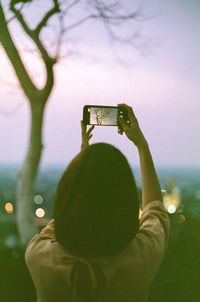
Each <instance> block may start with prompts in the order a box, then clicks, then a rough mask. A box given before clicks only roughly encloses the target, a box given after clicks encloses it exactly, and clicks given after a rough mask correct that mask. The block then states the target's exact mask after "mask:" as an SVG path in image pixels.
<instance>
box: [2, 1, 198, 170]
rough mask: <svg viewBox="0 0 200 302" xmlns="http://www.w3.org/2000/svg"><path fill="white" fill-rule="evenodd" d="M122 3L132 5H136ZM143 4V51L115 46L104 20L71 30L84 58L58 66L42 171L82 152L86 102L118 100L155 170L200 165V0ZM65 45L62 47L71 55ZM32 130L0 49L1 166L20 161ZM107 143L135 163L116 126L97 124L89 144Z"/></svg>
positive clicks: (20, 39)
mask: <svg viewBox="0 0 200 302" xmlns="http://www.w3.org/2000/svg"><path fill="white" fill-rule="evenodd" d="M2 2H3V3H6V1H2ZM36 2H37V0H36ZM122 2H123V4H124V5H125V6H126V5H127V7H129V9H130V8H133V9H134V8H135V5H136V4H135V3H136V2H135V1H134V0H132V1H131V0H124V1H122ZM139 2H140V3H142V11H143V14H144V16H147V18H146V20H145V21H143V22H141V21H140V22H136V23H135V28H136V30H138V31H139V33H140V35H141V39H140V40H139V42H140V44H141V43H143V42H142V41H143V39H144V40H145V42H144V43H143V44H142V46H141V45H140V47H139V49H133V48H131V47H125V46H120V45H118V46H116V47H114V46H112V45H111V44H110V43H109V39H108V38H106V35H105V30H104V29H103V25H102V26H101V25H100V23H94V22H93V23H92V22H90V23H88V24H86V25H84V26H83V27H79V29H78V28H77V29H76V30H74V32H71V36H72V38H73V40H70V43H71V45H74V46H73V50H76V51H78V52H80V53H82V55H78V54H76V55H73V56H69V57H64V58H63V59H62V60H60V62H59V63H58V64H57V65H56V66H55V87H54V90H53V92H52V94H51V97H50V99H49V102H48V105H47V108H46V112H45V120H44V128H43V134H44V152H43V156H42V161H41V163H42V166H46V165H55V164H59V165H65V164H68V162H69V161H70V160H71V159H72V158H73V157H74V156H75V155H76V154H77V153H78V152H79V149H80V144H81V136H80V133H81V132H80V120H81V119H82V109H83V106H84V105H85V104H93V105H111V106H115V105H117V104H118V103H121V102H125V103H127V104H128V105H130V106H133V108H134V110H135V114H136V116H137V117H138V120H139V123H140V125H141V128H142V130H143V132H144V134H145V136H146V138H147V140H148V142H149V145H150V148H151V150H152V154H153V158H154V160H155V163H156V165H157V166H187V167H194V166H198V167H199V166H200V60H199V54H200V34H199V33H200V1H198V0H159V1H157V0H149V1H138V0H137V3H139ZM44 3H46V5H48V3H50V1H47V0H46V1H44ZM41 9H44V6H43V7H41ZM37 10H38V8H37V9H35V11H32V16H34V13H35V14H37V13H38V11H37ZM148 16H151V17H150V18H148ZM92 24H93V25H92ZM91 25H92V26H91ZM10 30H11V33H12V35H13V37H14V40H15V41H16V43H17V44H18V45H20V47H21V48H23V51H22V55H23V57H24V60H26V65H27V66H28V69H29V70H30V71H31V73H32V75H33V77H34V80H35V82H36V83H37V84H38V85H41V83H42V80H43V69H42V68H43V67H42V65H41V63H40V61H39V59H38V58H36V57H35V55H34V54H33V53H31V52H30V51H28V48H29V41H27V40H25V38H24V36H23V35H22V32H21V31H20V27H19V26H17V25H16V23H13V24H10ZM123 30H124V29H123ZM47 33H48V31H47ZM73 35H74V36H73ZM44 37H45V34H44ZM27 45H28V46H27ZM68 45H69V44H67V42H66V44H65V45H64V46H63V49H64V50H65V49H66V50H69V49H68ZM70 50H71V49H70ZM86 54H87V55H86ZM16 108H17V110H15V109H16ZM28 130H29V109H28V105H27V102H26V100H25V97H24V95H23V93H22V92H21V90H20V88H19V86H18V84H17V81H16V79H15V75H14V73H13V71H12V68H11V65H10V63H9V62H8V59H7V58H6V55H5V53H4V51H3V49H2V48H0V144H1V145H0V164H12V163H17V164H21V163H22V161H23V158H24V155H25V151H26V148H27V140H28ZM102 141H103V142H108V143H111V144H113V145H115V146H116V147H118V148H119V149H120V150H121V151H122V152H123V153H124V154H125V155H126V156H127V158H128V160H129V162H130V164H131V165H136V166H138V164H139V162H138V155H137V152H136V149H135V148H134V146H133V145H132V143H130V142H129V141H128V139H127V138H126V137H125V136H120V135H119V134H118V133H117V129H116V127H96V128H95V129H94V131H93V138H92V140H91V143H95V142H102Z"/></svg>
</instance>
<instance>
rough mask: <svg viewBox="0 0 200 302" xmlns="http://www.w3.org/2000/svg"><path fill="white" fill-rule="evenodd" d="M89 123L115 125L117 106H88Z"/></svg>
mask: <svg viewBox="0 0 200 302" xmlns="http://www.w3.org/2000/svg"><path fill="white" fill-rule="evenodd" d="M88 113H89V114H88V116H89V123H90V124H91V125H99V126H116V125H117V119H118V108H106V107H90V108H88Z"/></svg>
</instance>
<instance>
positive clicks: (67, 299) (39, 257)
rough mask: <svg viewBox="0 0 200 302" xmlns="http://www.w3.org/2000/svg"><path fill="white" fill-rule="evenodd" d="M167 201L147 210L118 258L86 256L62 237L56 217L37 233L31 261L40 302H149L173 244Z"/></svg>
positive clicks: (31, 246) (28, 257)
mask: <svg viewBox="0 0 200 302" xmlns="http://www.w3.org/2000/svg"><path fill="white" fill-rule="evenodd" d="M168 233H169V219H168V215H167V214H166V212H165V210H164V207H163V204H162V203H161V202H160V201H152V202H151V203H149V204H148V205H147V206H146V207H145V208H144V209H143V213H142V216H141V219H140V227H139V231H138V233H137V235H136V237H135V238H134V239H133V240H132V241H131V242H130V243H129V244H128V245H127V246H126V247H125V248H124V249H123V251H121V253H120V254H119V255H118V256H116V257H112V258H109V257H101V258H92V259H83V258H80V257H77V256H73V255H72V254H70V253H69V252H67V251H66V250H64V249H63V248H62V246H61V245H60V244H59V243H58V242H57V241H56V238H55V235H54V221H53V220H51V221H50V222H49V224H48V225H47V226H46V227H45V228H44V229H43V230H42V231H41V233H40V234H38V235H36V236H34V237H33V239H32V240H31V241H30V242H29V244H28V247H27V249H26V254H25V259H26V263H27V266H28V269H29V271H30V274H31V276H32V279H33V282H34V284H35V287H36V291H37V297H38V302H89V301H91V302H144V301H147V296H148V291H149V288H150V285H151V282H152V279H153V277H154V275H155V273H156V271H157V269H158V267H159V265H160V263H161V261H162V258H163V256H164V252H165V249H166V246H167V240H168Z"/></svg>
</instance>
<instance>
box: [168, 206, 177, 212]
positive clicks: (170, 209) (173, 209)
mask: <svg viewBox="0 0 200 302" xmlns="http://www.w3.org/2000/svg"><path fill="white" fill-rule="evenodd" d="M167 211H168V213H169V214H174V213H175V212H176V207H175V205H174V204H170V205H169V206H168V208H167Z"/></svg>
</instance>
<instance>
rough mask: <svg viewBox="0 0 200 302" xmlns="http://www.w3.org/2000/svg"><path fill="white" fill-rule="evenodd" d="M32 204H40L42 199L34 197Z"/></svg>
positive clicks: (39, 196)
mask: <svg viewBox="0 0 200 302" xmlns="http://www.w3.org/2000/svg"><path fill="white" fill-rule="evenodd" d="M34 202H35V203H36V204H41V203H42V202H43V197H42V196H41V195H35V197H34Z"/></svg>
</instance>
